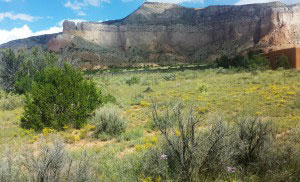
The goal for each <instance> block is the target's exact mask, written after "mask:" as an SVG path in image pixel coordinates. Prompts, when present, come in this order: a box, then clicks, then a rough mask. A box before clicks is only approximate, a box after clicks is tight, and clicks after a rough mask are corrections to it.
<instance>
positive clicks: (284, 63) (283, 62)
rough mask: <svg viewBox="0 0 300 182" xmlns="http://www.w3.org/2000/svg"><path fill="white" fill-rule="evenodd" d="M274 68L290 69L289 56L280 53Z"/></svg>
mask: <svg viewBox="0 0 300 182" xmlns="http://www.w3.org/2000/svg"><path fill="white" fill-rule="evenodd" d="M275 68H276V69H277V68H284V69H290V68H291V64H290V62H289V58H288V57H287V56H285V55H281V56H280V57H279V58H278V59H277V60H276V62H275Z"/></svg>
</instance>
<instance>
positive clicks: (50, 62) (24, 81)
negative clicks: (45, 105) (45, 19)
mask: <svg viewBox="0 0 300 182" xmlns="http://www.w3.org/2000/svg"><path fill="white" fill-rule="evenodd" d="M56 64H58V56H57V55H56V54H54V53H48V52H44V51H43V50H42V49H41V48H37V47H35V48H32V51H31V52H29V53H27V55H26V58H25V59H24V60H23V62H22V64H21V65H20V68H19V69H18V72H17V79H16V82H15V84H14V87H15V91H16V92H17V93H19V94H23V93H25V92H27V91H29V90H31V86H32V82H33V81H34V79H35V76H36V74H37V73H39V72H41V71H43V70H44V69H45V68H46V67H49V66H54V65H56Z"/></svg>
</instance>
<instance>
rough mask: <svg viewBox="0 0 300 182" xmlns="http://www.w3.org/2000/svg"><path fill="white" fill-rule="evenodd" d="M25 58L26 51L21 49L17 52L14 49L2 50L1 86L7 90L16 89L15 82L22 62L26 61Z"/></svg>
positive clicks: (0, 60) (0, 58) (0, 61)
mask: <svg viewBox="0 0 300 182" xmlns="http://www.w3.org/2000/svg"><path fill="white" fill-rule="evenodd" d="M24 59H25V53H24V51H19V52H18V53H15V52H14V51H13V50H12V49H6V50H4V51H2V52H1V57H0V68H1V71H0V79H1V86H2V87H3V89H4V90H5V91H7V92H10V91H14V84H15V83H16V81H17V72H18V70H19V68H20V65H21V64H22V62H24Z"/></svg>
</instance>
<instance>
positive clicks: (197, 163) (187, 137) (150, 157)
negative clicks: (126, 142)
mask: <svg viewBox="0 0 300 182" xmlns="http://www.w3.org/2000/svg"><path fill="white" fill-rule="evenodd" d="M157 112H158V111H157V107H154V108H153V113H154V114H153V117H154V121H160V120H159V119H158V115H157V114H155V113H157ZM171 112H173V114H174V116H175V117H172V118H170V117H168V114H167V116H166V117H164V118H169V119H172V120H175V121H168V122H175V123H176V125H175V126H176V127H175V128H171V129H169V128H166V127H165V125H161V123H160V122H155V123H156V125H157V127H158V129H159V131H160V132H161V134H162V136H163V138H164V140H163V141H162V144H161V145H159V146H158V148H156V149H152V150H150V151H149V152H147V153H146V154H145V162H144V166H143V169H144V173H145V175H147V176H150V177H153V179H156V178H158V177H161V178H163V179H164V180H169V179H168V178H171V180H175V181H176V180H179V181H195V180H196V179H199V177H200V176H203V175H204V176H206V175H208V174H214V172H220V171H222V170H223V169H224V168H225V167H224V166H225V165H226V164H227V163H228V160H229V158H230V157H228V156H227V155H229V152H227V149H228V147H229V139H230V132H229V129H228V128H227V126H226V125H225V123H224V122H223V121H222V120H220V119H217V120H214V122H213V124H212V126H211V127H210V128H208V129H207V130H201V131H200V130H199V129H198V127H199V124H200V120H199V119H197V117H196V116H195V113H194V111H193V109H191V110H189V111H188V112H186V113H185V112H184V109H183V106H182V105H181V104H179V105H178V106H177V107H175V109H173V110H172V111H171ZM166 113H168V112H166Z"/></svg>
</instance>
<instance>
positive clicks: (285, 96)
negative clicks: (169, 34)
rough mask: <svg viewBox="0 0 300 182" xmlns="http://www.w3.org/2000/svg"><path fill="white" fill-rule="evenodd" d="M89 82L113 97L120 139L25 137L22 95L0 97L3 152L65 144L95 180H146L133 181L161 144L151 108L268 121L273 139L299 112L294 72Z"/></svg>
mask: <svg viewBox="0 0 300 182" xmlns="http://www.w3.org/2000/svg"><path fill="white" fill-rule="evenodd" d="M87 77H89V78H91V79H94V80H95V81H96V83H97V85H98V86H99V88H101V89H102V91H103V93H105V94H111V95H112V96H114V97H115V98H116V103H115V104H114V105H115V107H117V108H119V110H120V112H121V115H122V117H123V118H124V119H125V121H126V125H127V127H126V130H125V132H124V133H123V134H121V135H120V136H118V137H111V136H101V137H99V138H98V139H95V138H93V137H92V136H91V133H92V132H93V130H94V127H93V124H88V125H87V126H85V127H84V128H82V129H80V130H75V129H72V128H66V130H65V131H61V132H56V131H54V130H51V129H44V130H43V132H42V133H36V132H34V131H32V130H24V129H22V128H20V126H19V122H20V121H19V120H20V117H21V115H22V112H23V108H22V107H23V104H22V96H12V97H9V98H8V97H6V98H3V97H2V100H1V102H0V104H1V107H0V108H1V109H0V149H1V153H4V151H5V150H7V148H12V149H13V150H16V151H22V150H24V148H28V147H33V148H35V147H37V146H38V145H39V144H40V143H45V142H48V141H51V138H53V137H57V136H58V137H60V138H62V139H64V140H65V141H66V143H67V144H66V145H67V149H68V150H70V151H71V153H74V155H75V156H76V155H77V154H78V155H79V153H80V152H81V151H83V150H86V151H87V152H88V153H89V154H90V155H93V156H96V157H95V159H94V160H93V165H95V166H96V168H97V170H98V174H99V179H101V180H100V181H138V180H140V181H147V179H144V178H143V176H137V175H136V174H138V173H139V169H138V166H137V165H135V161H137V160H140V158H142V157H143V155H142V152H143V151H145V150H147V149H149V148H151V147H153V146H155V145H156V144H157V143H158V142H159V140H160V135H159V132H158V131H157V130H156V129H155V128H154V127H153V123H152V119H151V106H152V102H154V101H155V102H157V103H175V102H182V103H183V104H184V106H185V107H193V108H195V110H196V111H197V114H198V115H199V117H201V118H203V119H205V118H208V117H209V116H211V115H222V116H223V117H224V118H225V120H226V121H228V122H229V123H231V122H236V121H237V118H238V117H240V116H245V115H249V116H260V117H262V118H266V119H271V120H272V121H273V122H274V123H275V126H276V131H277V134H278V135H280V134H281V133H284V132H286V131H289V130H290V129H292V128H295V127H296V126H297V125H298V124H299V121H300V106H299V104H297V103H299V102H300V72H299V71H294V70H278V71H272V70H267V71H263V72H261V71H255V72H246V71H237V70H223V69H206V70H186V71H184V70H183V71H173V72H166V73H159V72H157V73H151V72H145V73H143V72H141V73H118V74H111V73H105V74H103V73H94V74H89V75H87ZM5 99H6V101H4V100H5ZM7 99H10V100H8V101H7ZM297 101H298V102H297ZM11 103H16V106H14V107H12V108H9V109H7V107H5V106H6V105H7V104H11ZM208 124H209V123H208Z"/></svg>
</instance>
